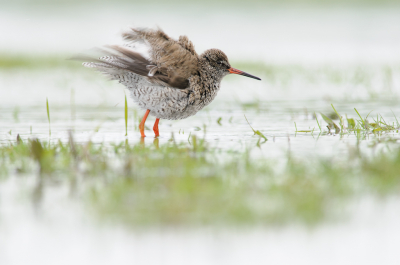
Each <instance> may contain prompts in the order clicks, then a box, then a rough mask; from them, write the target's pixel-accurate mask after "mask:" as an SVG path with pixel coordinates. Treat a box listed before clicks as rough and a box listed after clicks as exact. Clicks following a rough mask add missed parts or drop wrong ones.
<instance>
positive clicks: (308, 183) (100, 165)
mask: <svg viewBox="0 0 400 265" xmlns="http://www.w3.org/2000/svg"><path fill="white" fill-rule="evenodd" d="M189 143H190V144H183V143H182V144H177V143H176V142H175V141H171V142H169V143H168V144H162V145H159V143H158V141H157V140H155V142H154V145H149V146H146V145H144V144H143V143H141V144H137V145H130V144H129V143H128V141H125V142H121V143H120V144H116V145H113V146H106V145H103V144H100V145H94V144H93V143H91V142H87V143H81V144H79V143H75V142H74V140H73V137H72V135H71V136H70V140H69V142H68V143H62V142H58V143H56V144H49V143H45V142H40V141H38V140H36V139H33V140H25V141H22V140H21V139H20V140H19V141H17V142H16V143H12V144H9V145H6V146H1V147H0V176H2V177H3V178H10V177H16V176H18V175H25V176H27V177H30V178H35V179H37V180H38V181H40V183H41V190H40V193H38V192H34V194H35V200H38V198H39V201H40V198H41V196H43V193H45V192H46V189H51V188H52V187H54V185H55V183H56V184H58V185H67V186H69V187H71V189H75V190H80V192H81V193H80V195H79V196H78V197H79V198H83V199H84V202H85V203H86V205H88V209H90V210H91V211H93V212H94V213H95V215H97V216H100V217H101V218H102V219H104V220H109V221H118V222H122V223H125V224H128V225H132V226H149V225H150V226H151V225H218V224H223V225H226V224H232V225H237V224H261V225H271V224H273V225H279V224H285V223H292V222H301V223H305V224H315V223H317V222H319V221H321V220H324V219H326V218H330V217H338V216H341V214H342V213H343V211H345V210H346V207H345V206H346V203H347V202H348V200H349V198H354V197H356V196H361V195H365V194H368V195H371V194H372V195H373V194H375V195H378V196H384V195H388V194H399V192H400V174H399V173H398V172H400V149H399V148H398V146H396V147H395V148H394V151H393V152H392V153H391V154H382V153H379V154H376V156H375V157H374V158H373V159H368V158H366V157H363V156H360V152H355V150H349V153H352V154H357V155H356V156H349V159H348V160H346V162H335V160H328V159H323V158H315V159H313V160H312V161H311V162H307V160H296V159H293V158H290V159H288V160H287V162H285V165H283V166H282V170H276V162H277V161H274V160H273V159H265V158H258V159H254V158H251V156H250V154H249V152H244V153H239V154H238V153H235V152H231V153H229V152H228V153H229V154H230V155H229V157H228V159H227V157H226V156H227V154H223V155H222V156H221V154H220V153H219V152H218V150H214V149H210V148H208V147H207V145H206V143H205V142H204V141H203V140H202V139H198V138H197V137H195V136H192V138H191V141H190V142H189ZM355 148H357V147H355ZM281 162H282V161H281ZM77 183H78V184H77ZM354 183H357V185H354ZM77 185H79V187H78V188H77V187H76V186H77ZM38 194H41V195H40V196H39V195H38Z"/></svg>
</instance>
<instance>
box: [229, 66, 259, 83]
mask: <svg viewBox="0 0 400 265" xmlns="http://www.w3.org/2000/svg"><path fill="white" fill-rule="evenodd" d="M228 71H229V73H231V74H236V75H243V76H247V77H250V78H253V79H257V80H260V81H261V78H259V77H257V76H254V75H251V74H248V73H246V72H243V71H241V70H238V69H235V68H233V67H231V68H229V69H228Z"/></svg>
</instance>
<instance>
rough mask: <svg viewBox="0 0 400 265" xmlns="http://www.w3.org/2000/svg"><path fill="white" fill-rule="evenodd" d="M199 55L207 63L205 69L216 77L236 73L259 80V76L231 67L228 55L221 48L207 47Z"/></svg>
mask: <svg viewBox="0 0 400 265" xmlns="http://www.w3.org/2000/svg"><path fill="white" fill-rule="evenodd" d="M200 57H201V59H202V60H203V61H204V63H205V64H206V65H207V68H208V69H207V70H208V71H211V72H212V73H213V74H214V75H215V76H216V77H217V78H221V79H222V78H223V77H224V76H226V75H228V74H237V75H243V76H247V77H250V78H254V79H257V80H261V78H258V77H256V76H254V75H251V74H248V73H246V72H243V71H241V70H238V69H235V68H233V67H231V65H230V63H229V60H228V57H227V56H226V54H225V53H224V52H223V51H221V50H218V49H209V50H206V51H205V52H204V53H203V54H202V55H201V56H200Z"/></svg>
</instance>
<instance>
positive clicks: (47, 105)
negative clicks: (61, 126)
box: [46, 98, 51, 135]
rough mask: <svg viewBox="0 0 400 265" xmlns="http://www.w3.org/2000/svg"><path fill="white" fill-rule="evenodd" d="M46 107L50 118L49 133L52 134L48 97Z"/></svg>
mask: <svg viewBox="0 0 400 265" xmlns="http://www.w3.org/2000/svg"><path fill="white" fill-rule="evenodd" d="M46 109H47V119H48V120H49V135H51V127H50V109H49V100H48V98H46Z"/></svg>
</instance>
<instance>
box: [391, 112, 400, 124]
mask: <svg viewBox="0 0 400 265" xmlns="http://www.w3.org/2000/svg"><path fill="white" fill-rule="evenodd" d="M390 111H391V112H392V113H393V116H394V118H395V119H396V123H397V127H400V123H399V120H398V119H397V117H396V115H395V114H394V112H393V110H390Z"/></svg>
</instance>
